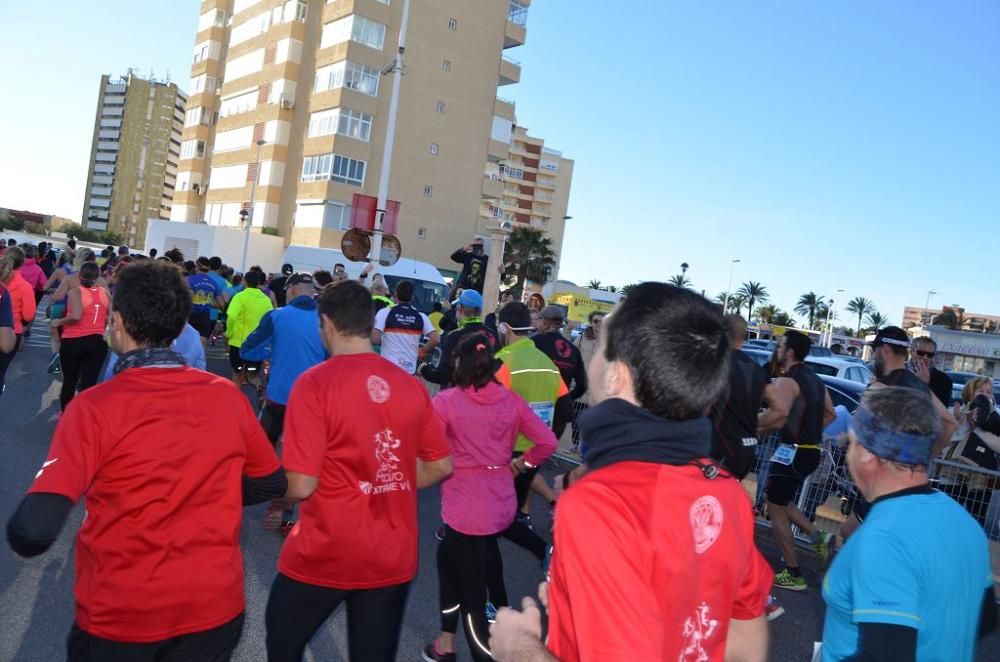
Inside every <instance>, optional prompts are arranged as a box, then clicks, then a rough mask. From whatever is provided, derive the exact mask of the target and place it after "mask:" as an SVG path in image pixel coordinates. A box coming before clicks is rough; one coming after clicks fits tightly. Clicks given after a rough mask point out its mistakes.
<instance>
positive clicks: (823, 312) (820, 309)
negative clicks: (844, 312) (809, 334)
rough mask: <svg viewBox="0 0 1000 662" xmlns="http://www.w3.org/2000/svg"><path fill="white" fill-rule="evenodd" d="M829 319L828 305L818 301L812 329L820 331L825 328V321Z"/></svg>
mask: <svg viewBox="0 0 1000 662" xmlns="http://www.w3.org/2000/svg"><path fill="white" fill-rule="evenodd" d="M828 317H830V304H829V303H827V302H826V301H820V303H819V305H818V306H816V317H815V320H814V321H813V325H812V327H811V328H812V329H813V330H817V329H822V328H823V327H824V326H826V320H827V318H828Z"/></svg>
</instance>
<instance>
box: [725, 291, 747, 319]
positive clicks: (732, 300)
mask: <svg viewBox="0 0 1000 662" xmlns="http://www.w3.org/2000/svg"><path fill="white" fill-rule="evenodd" d="M745 305H747V300H746V297H744V296H743V295H742V294H738V293H737V294H730V295H729V312H731V313H736V314H737V315H742V314H743V306H745Z"/></svg>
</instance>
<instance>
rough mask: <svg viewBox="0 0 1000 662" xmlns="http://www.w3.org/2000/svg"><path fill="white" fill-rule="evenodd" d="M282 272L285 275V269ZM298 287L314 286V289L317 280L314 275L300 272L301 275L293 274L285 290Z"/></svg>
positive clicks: (286, 283)
mask: <svg viewBox="0 0 1000 662" xmlns="http://www.w3.org/2000/svg"><path fill="white" fill-rule="evenodd" d="M285 266H286V267H287V266H289V265H287V264H286V265H285ZM281 271H282V273H284V271H285V269H284V267H282V269H281ZM296 285H312V286H313V287H316V279H315V278H313V276H312V274H310V273H306V272H305V271H300V272H299V273H297V274H292V275H291V276H289V277H288V280H287V281H286V282H285V289H288V288H289V287H295V286H296Z"/></svg>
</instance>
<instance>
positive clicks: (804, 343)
mask: <svg viewBox="0 0 1000 662" xmlns="http://www.w3.org/2000/svg"><path fill="white" fill-rule="evenodd" d="M785 347H786V348H788V349H790V350H792V353H793V354H795V359H796V360H797V361H805V360H806V357H807V356H809V349H810V348H811V347H812V341H811V340H809V336H807V335H806V334H804V333H802V332H801V331H786V332H785Z"/></svg>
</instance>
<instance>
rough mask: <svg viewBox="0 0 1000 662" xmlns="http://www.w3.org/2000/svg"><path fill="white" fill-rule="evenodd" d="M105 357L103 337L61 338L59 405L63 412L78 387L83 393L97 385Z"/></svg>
mask: <svg viewBox="0 0 1000 662" xmlns="http://www.w3.org/2000/svg"><path fill="white" fill-rule="evenodd" d="M107 355H108V343H107V342H106V341H105V340H104V336H98V335H93V336H83V337H82V338H63V340H62V344H60V346H59V362H60V363H61V364H62V374H63V383H62V390H60V391H59V404H61V405H62V409H63V411H65V410H66V406H67V405H68V404H69V403H70V401H71V400H72V399H73V396H75V395H76V391H77V387H78V386H79V390H81V391H84V390H86V389H88V388H90V387H91V386H93V385H94V384H96V383H97V378H98V376H99V375H100V374H101V366H102V365H104V359H105V358H106V357H107Z"/></svg>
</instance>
